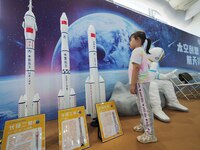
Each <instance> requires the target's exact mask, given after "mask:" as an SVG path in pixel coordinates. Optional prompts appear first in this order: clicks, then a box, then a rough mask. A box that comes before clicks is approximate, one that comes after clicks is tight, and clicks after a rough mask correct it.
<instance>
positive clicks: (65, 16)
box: [60, 12, 67, 20]
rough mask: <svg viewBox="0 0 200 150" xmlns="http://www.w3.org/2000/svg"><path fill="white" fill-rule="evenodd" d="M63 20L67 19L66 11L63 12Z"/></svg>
mask: <svg viewBox="0 0 200 150" xmlns="http://www.w3.org/2000/svg"><path fill="white" fill-rule="evenodd" d="M60 18H61V19H62V20H67V15H66V13H65V12H63V13H62V15H61V17H60Z"/></svg>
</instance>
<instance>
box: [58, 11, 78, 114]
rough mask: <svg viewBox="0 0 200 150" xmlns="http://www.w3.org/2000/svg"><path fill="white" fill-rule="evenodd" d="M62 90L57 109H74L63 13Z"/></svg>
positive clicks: (66, 32)
mask: <svg viewBox="0 0 200 150" xmlns="http://www.w3.org/2000/svg"><path fill="white" fill-rule="evenodd" d="M60 31H61V64H62V89H60V91H59V93H58V109H59V110H60V109H66V108H71V107H76V94H75V91H74V89H73V88H71V78H70V58H69V47H68V19H67V16H66V14H65V13H62V16H61V18H60Z"/></svg>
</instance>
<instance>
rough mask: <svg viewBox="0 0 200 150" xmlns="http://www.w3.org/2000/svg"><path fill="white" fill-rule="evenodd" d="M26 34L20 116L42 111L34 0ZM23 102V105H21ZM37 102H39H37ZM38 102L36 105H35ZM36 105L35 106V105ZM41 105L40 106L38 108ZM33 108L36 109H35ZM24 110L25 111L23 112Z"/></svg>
mask: <svg viewBox="0 0 200 150" xmlns="http://www.w3.org/2000/svg"><path fill="white" fill-rule="evenodd" d="M22 26H23V28H24V36H25V95H24V96H22V97H21V98H20V100H19V103H18V105H19V106H18V107H19V108H20V109H19V110H20V111H19V113H18V114H19V117H24V116H30V115H36V114H39V113H40V98H39V95H38V94H36V93H35V80H34V77H35V37H36V31H37V25H36V19H35V15H34V14H33V12H32V0H30V1H29V10H28V11H27V12H26V14H25V16H24V22H23V24H22ZM22 103H23V106H22V105H21V104H22ZM36 103H37V104H36ZM35 104H36V106H35ZM33 106H34V107H33ZM38 107H39V108H38ZM33 108H34V109H35V110H33ZM21 111H23V112H21Z"/></svg>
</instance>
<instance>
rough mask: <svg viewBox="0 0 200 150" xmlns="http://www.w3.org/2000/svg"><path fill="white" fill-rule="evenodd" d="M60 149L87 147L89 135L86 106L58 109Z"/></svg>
mask: <svg viewBox="0 0 200 150" xmlns="http://www.w3.org/2000/svg"><path fill="white" fill-rule="evenodd" d="M58 127H59V149H60V150H66V149H85V148H87V147H89V136H88V129H87V122H86V114H85V108H84V106H80V107H75V108H69V109H65V110H59V111H58Z"/></svg>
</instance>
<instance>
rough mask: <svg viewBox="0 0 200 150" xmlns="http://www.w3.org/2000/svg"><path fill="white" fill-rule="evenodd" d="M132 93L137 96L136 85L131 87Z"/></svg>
mask: <svg viewBox="0 0 200 150" xmlns="http://www.w3.org/2000/svg"><path fill="white" fill-rule="evenodd" d="M130 92H131V94H136V86H135V85H130Z"/></svg>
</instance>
